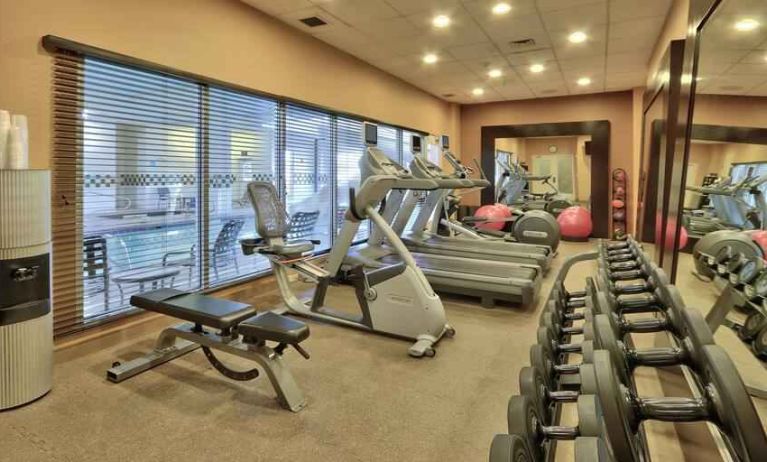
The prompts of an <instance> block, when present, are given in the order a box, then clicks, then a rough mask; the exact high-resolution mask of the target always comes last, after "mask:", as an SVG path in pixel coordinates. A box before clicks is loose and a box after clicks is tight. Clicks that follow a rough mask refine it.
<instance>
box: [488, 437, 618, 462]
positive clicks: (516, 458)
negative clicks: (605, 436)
mask: <svg viewBox="0 0 767 462" xmlns="http://www.w3.org/2000/svg"><path fill="white" fill-rule="evenodd" d="M582 445H584V448H583V451H588V450H590V449H591V446H592V444H591V443H590V442H588V441H587V442H585V443H582ZM597 451H598V448H597ZM584 454H588V452H584ZM534 460H535V459H533V455H532V454H531V453H530V450H529V449H528V447H527V444H526V443H525V441H524V440H523V439H522V438H521V437H519V436H518V435H495V436H494V437H493V443H492V444H491V445H490V462H528V461H529V462H533V461H534ZM600 460H601V459H600ZM605 460H607V459H605Z"/></svg>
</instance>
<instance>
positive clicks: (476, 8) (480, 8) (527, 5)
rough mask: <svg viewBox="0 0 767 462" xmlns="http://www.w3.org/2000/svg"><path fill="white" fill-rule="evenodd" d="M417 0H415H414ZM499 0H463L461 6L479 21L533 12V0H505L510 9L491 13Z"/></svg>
mask: <svg viewBox="0 0 767 462" xmlns="http://www.w3.org/2000/svg"><path fill="white" fill-rule="evenodd" d="M415 1H417V0H415ZM498 1H499V0H464V2H463V6H464V8H466V11H468V12H469V13H470V14H471V15H472V16H474V18H476V19H477V20H478V21H481V22H489V21H499V22H501V21H506V20H513V19H514V18H515V17H518V16H520V15H525V14H535V13H536V9H535V0H507V3H509V4H510V5H511V11H509V12H508V13H507V14H504V15H500V16H499V15H495V14H493V6H495V5H496V4H497V3H498Z"/></svg>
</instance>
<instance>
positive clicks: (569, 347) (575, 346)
mask: <svg viewBox="0 0 767 462" xmlns="http://www.w3.org/2000/svg"><path fill="white" fill-rule="evenodd" d="M579 333H581V334H582V333H583V329H581V332H579ZM554 351H556V352H559V353H580V352H581V351H583V350H582V348H581V344H580V343H555V344H554Z"/></svg>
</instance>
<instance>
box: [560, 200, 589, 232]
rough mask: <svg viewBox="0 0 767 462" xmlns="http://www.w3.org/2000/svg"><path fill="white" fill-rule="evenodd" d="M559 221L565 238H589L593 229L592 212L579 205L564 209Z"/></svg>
mask: <svg viewBox="0 0 767 462" xmlns="http://www.w3.org/2000/svg"><path fill="white" fill-rule="evenodd" d="M557 223H559V230H560V232H561V233H562V237H563V238H564V239H587V238H588V237H589V236H590V235H591V231H592V229H593V224H592V223H591V212H589V211H588V210H586V209H585V208H583V207H580V206H577V205H576V206H573V207H568V208H566V209H564V210H563V211H562V212H561V213H560V214H559V216H558V217H557Z"/></svg>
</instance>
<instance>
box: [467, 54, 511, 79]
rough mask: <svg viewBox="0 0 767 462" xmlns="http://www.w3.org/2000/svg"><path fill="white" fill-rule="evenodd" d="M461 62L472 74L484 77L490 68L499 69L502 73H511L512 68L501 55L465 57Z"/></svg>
mask: <svg viewBox="0 0 767 462" xmlns="http://www.w3.org/2000/svg"><path fill="white" fill-rule="evenodd" d="M461 63H462V64H463V65H464V67H466V68H467V69H468V70H470V71H471V72H472V73H474V75H477V76H482V77H485V76H486V75H487V72H488V71H489V70H490V69H500V70H501V72H503V73H504V75H513V74H514V70H513V69H512V68H511V67H509V64H508V63H507V62H506V60H505V59H503V58H502V57H498V58H485V59H466V60H462V61H461Z"/></svg>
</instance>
